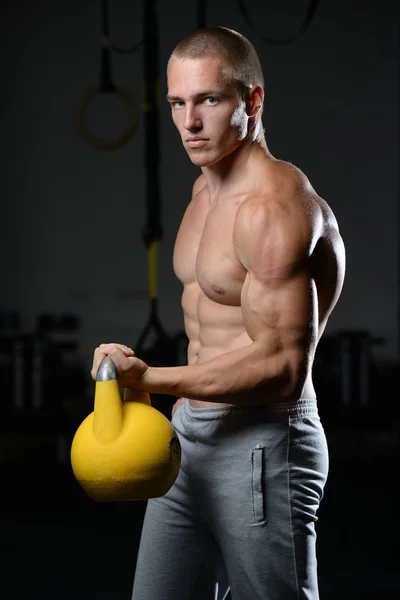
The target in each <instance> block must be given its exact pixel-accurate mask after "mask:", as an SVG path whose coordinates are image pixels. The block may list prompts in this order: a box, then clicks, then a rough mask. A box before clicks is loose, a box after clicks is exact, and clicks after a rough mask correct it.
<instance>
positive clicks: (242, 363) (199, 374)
mask: <svg viewBox="0 0 400 600" xmlns="http://www.w3.org/2000/svg"><path fill="white" fill-rule="evenodd" d="M282 363H283V357H282V356H279V355H274V356H270V357H267V356H266V355H265V353H263V352H262V351H261V350H260V346H259V345H258V343H257V342H253V343H252V344H250V345H248V346H245V347H244V348H239V349H238V350H233V351H231V352H227V353H225V354H222V355H221V356H219V357H217V358H215V359H213V360H209V361H207V362H204V363H201V364H195V365H188V366H182V367H151V368H150V369H149V371H148V372H147V373H146V375H145V376H144V377H143V379H142V384H141V386H140V389H142V390H143V391H146V392H149V393H156V394H167V395H172V396H182V397H184V398H193V399H196V400H203V401H206V402H226V403H228V404H236V405H238V406H240V405H241V404H243V405H245V404H251V403H254V404H257V403H260V402H261V403H267V402H268V401H270V402H274V401H276V400H279V398H280V397H282V395H285V394H286V393H287V386H288V382H289V380H290V379H291V378H290V376H289V372H288V371H289V370H288V368H285V366H284V365H283V364H282Z"/></svg>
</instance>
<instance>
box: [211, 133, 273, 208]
mask: <svg viewBox="0 0 400 600" xmlns="http://www.w3.org/2000/svg"><path fill="white" fill-rule="evenodd" d="M271 158H272V155H271V154H270V152H269V150H268V148H267V145H266V143H265V141H264V142H263V143H260V142H251V141H249V140H246V141H245V142H243V143H242V144H241V145H240V146H239V147H238V148H237V149H236V150H235V151H234V152H232V153H231V154H229V155H228V156H226V157H225V158H223V159H221V160H220V161H218V163H216V164H214V165H211V166H209V167H203V168H202V172H203V174H204V176H205V178H206V181H207V188H208V192H209V194H210V200H211V202H212V201H213V199H215V198H217V197H218V196H220V195H221V194H222V193H224V192H227V191H228V190H229V189H235V188H236V187H237V186H239V187H241V186H242V185H243V183H244V182H245V181H246V179H247V177H248V174H249V172H250V171H251V170H253V167H254V166H256V165H258V164H259V163H260V162H263V161H265V160H269V159H271ZM256 171H257V169H256Z"/></svg>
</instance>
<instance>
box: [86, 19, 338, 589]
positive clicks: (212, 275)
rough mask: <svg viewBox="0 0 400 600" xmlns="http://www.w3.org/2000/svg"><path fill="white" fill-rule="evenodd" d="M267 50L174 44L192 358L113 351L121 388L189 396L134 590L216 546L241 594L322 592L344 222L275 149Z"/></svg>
mask: <svg viewBox="0 0 400 600" xmlns="http://www.w3.org/2000/svg"><path fill="white" fill-rule="evenodd" d="M263 86H264V83H263V75H262V70H261V66H260V63H259V60H258V57H257V55H256V52H255V50H254V48H253V46H252V45H251V44H250V42H249V41H248V40H247V39H246V38H244V37H243V36H241V35H240V34H238V33H236V32H233V31H231V30H229V29H226V28H208V29H203V30H199V31H197V32H194V33H193V34H191V35H190V36H188V38H186V39H185V40H183V42H181V43H180V44H179V45H178V46H177V47H176V48H175V50H174V51H173V53H172V55H171V58H170V61H169V64H168V96H167V100H168V102H169V103H170V105H171V110H172V118H173V121H174V123H175V125H176V127H177V129H178V131H179V133H180V135H181V138H182V143H183V145H184V148H185V149H186V151H187V153H188V155H189V157H190V159H191V161H192V162H193V163H194V164H195V165H197V166H198V167H200V169H201V171H202V174H201V175H200V176H199V178H198V179H197V181H196V182H195V184H194V186H193V194H192V199H191V202H190V204H189V206H188V207H187V210H186V212H185V215H184V217H183V220H182V223H181V226H180V229H179V232H178V235H177V239H176V245H175V250H174V258H173V260H174V269H175V273H176V275H177V277H178V278H179V279H180V281H181V282H182V284H183V295H182V308H183V312H184V320H185V328H186V332H187V335H188V338H189V350H188V365H187V366H179V367H168V368H167V367H165V368H163V367H149V366H148V365H147V364H145V363H144V362H143V361H142V360H141V359H140V357H136V356H135V355H134V352H133V351H132V350H131V349H130V348H128V347H126V346H124V345H123V344H117V343H113V344H102V345H100V346H99V347H98V348H97V349H96V350H95V352H94V360H93V369H92V377H93V378H95V377H96V373H97V368H98V365H99V363H100V361H101V360H102V358H103V357H104V356H105V355H110V356H111V358H112V359H113V360H114V362H115V363H116V365H117V368H118V371H119V376H120V381H121V385H122V386H124V387H131V388H135V389H140V390H143V391H146V392H150V393H157V394H170V395H174V396H178V397H179V396H180V397H181V398H180V400H179V401H178V402H177V403H176V404H175V407H174V414H173V418H172V423H173V425H174V427H175V430H176V431H177V433H178V435H179V438H180V441H181V445H182V464H181V469H180V473H179V476H178V479H177V480H176V482H175V484H174V485H173V486H172V488H171V490H170V491H169V492H168V493H167V494H166V495H165V496H163V497H162V498H156V499H151V500H149V501H148V503H147V509H146V515H145V520H144V524H143V531H142V538H141V544H140V550H139V554H138V560H137V565H136V572H135V582H134V591H133V600H189V598H191V597H192V595H193V592H194V590H195V588H196V582H197V581H198V577H199V575H200V574H201V569H202V566H203V564H204V561H205V560H206V559H207V557H209V556H210V555H211V554H212V555H213V556H214V555H215V556H216V557H217V556H219V557H220V558H221V559H222V561H223V563H224V565H225V568H226V572H227V576H228V579H229V585H230V588H231V594H232V599H233V600H292V599H293V600H295V599H296V600H306V599H307V600H317V599H318V597H319V595H318V581H317V566H316V548H315V542H316V533H315V521H316V513H317V510H318V507H319V503H320V500H321V498H322V495H323V488H324V485H325V482H326V478H327V473H328V451H327V446H326V439H325V434H324V430H323V427H322V425H321V422H320V419H319V416H318V409H317V400H316V394H315V390H314V387H313V381H312V365H313V359H314V354H315V351H316V348H317V344H318V341H319V339H320V338H321V335H322V333H323V331H324V329H325V326H326V323H327V320H328V318H329V315H330V314H331V312H332V310H333V308H334V306H335V304H336V302H337V300H338V298H339V295H340V292H341V289H342V285H343V279H344V271H345V252H344V245H343V242H342V239H341V237H340V234H339V231H338V225H337V222H336V219H335V217H334V215H333V213H332V210H331V209H330V208H329V206H328V205H327V203H326V202H325V201H324V200H323V199H322V198H321V197H319V196H318V194H317V193H316V191H315V190H314V189H313V187H312V185H311V184H310V182H309V181H308V179H307V177H306V176H305V174H304V173H302V172H301V171H300V170H299V169H298V168H296V167H295V166H293V165H292V164H288V163H286V162H283V161H281V160H278V159H276V158H274V157H273V156H272V154H271V153H270V151H269V149H268V147H267V144H266V141H265V137H264V131H263V127H262V107H263V99H264V91H263Z"/></svg>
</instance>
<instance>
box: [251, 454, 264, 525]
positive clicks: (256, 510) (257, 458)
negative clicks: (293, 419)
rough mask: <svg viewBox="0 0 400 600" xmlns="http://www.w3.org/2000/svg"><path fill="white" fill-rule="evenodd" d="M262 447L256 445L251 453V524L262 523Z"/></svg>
mask: <svg viewBox="0 0 400 600" xmlns="http://www.w3.org/2000/svg"><path fill="white" fill-rule="evenodd" d="M263 466H264V447H263V446H260V445H257V446H256V447H255V448H253V449H252V451H251V502H252V510H253V523H263V522H264V521H265V514H264V490H263Z"/></svg>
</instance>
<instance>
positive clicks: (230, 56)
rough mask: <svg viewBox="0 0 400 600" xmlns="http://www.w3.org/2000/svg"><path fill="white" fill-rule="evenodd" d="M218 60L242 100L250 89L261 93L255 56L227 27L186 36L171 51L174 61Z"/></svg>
mask: <svg viewBox="0 0 400 600" xmlns="http://www.w3.org/2000/svg"><path fill="white" fill-rule="evenodd" d="M215 57H216V58H222V59H223V60H224V61H225V62H226V75H227V78H228V80H230V81H231V82H232V83H233V84H234V85H235V86H237V88H238V90H239V92H240V93H241V95H242V97H244V98H246V96H247V93H248V90H249V88H250V87H252V86H254V85H259V86H261V87H262V88H263V89H264V76H263V72H262V68H261V64H260V61H259V58H258V55H257V52H256V50H255V48H254V46H253V44H252V43H251V42H249V40H248V39H247V38H245V37H244V35H242V34H240V33H238V32H236V31H233V30H232V29H228V28H227V27H206V28H204V29H198V30H197V31H194V32H193V33H191V34H189V35H188V36H187V37H186V38H185V39H184V40H182V41H181V42H180V43H179V44H178V45H177V46H176V47H175V49H174V50H173V52H172V54H171V56H170V59H169V62H168V64H170V62H171V61H172V60H174V59H185V58H188V59H196V58H215Z"/></svg>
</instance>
